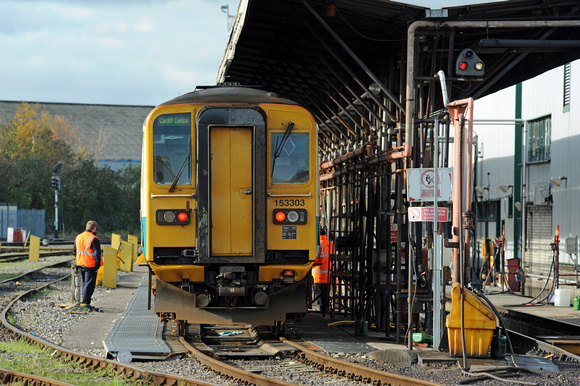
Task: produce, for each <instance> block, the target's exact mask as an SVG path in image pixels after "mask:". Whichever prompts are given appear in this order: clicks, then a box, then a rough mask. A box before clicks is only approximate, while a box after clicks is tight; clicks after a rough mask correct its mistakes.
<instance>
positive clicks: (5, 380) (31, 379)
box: [0, 368, 74, 386]
mask: <svg viewBox="0 0 580 386" xmlns="http://www.w3.org/2000/svg"><path fill="white" fill-rule="evenodd" d="M0 384H2V385H12V384H22V385H42V386H53V385H54V386H74V385H73V384H72V383H66V382H60V381H56V380H54V379H49V378H44V377H39V376H36V375H34V374H27V373H21V372H18V371H12V370H8V369H3V368H0Z"/></svg>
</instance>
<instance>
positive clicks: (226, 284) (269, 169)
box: [141, 86, 319, 325]
mask: <svg viewBox="0 0 580 386" xmlns="http://www.w3.org/2000/svg"><path fill="white" fill-rule="evenodd" d="M143 130H144V136H143V160H142V176H141V177H142V178H141V228H142V240H143V244H144V245H143V246H144V253H145V257H146V259H147V262H148V264H149V267H150V268H151V270H152V271H153V272H154V274H155V275H156V285H155V312H156V313H157V314H158V315H159V316H160V317H162V318H168V319H173V320H177V321H180V322H189V323H209V324H222V323H223V324H234V323H247V324H254V325H279V324H280V323H281V322H283V321H284V320H287V319H290V318H295V317H300V316H302V315H303V314H304V313H305V312H306V293H307V290H308V285H307V284H308V275H309V271H310V268H311V266H312V263H313V262H314V259H315V257H316V245H317V224H318V219H317V212H318V208H319V204H318V200H319V198H318V193H317V192H318V167H317V133H316V123H315V121H314V118H313V116H312V114H311V113H310V112H309V111H308V110H306V109H305V108H303V107H301V106H299V105H298V104H297V103H295V102H293V101H291V100H287V99H282V98H279V97H276V96H275V95H272V94H270V93H267V92H264V91H261V90H256V89H251V88H244V87H220V86H216V87H209V88H203V89H196V91H194V92H191V93H188V94H185V95H183V96H180V97H177V98H175V99H173V100H170V101H168V102H165V103H163V104H161V105H159V106H157V107H156V108H155V109H154V110H153V111H152V112H151V113H150V114H149V116H148V117H147V120H146V121H145V123H144V127H143Z"/></svg>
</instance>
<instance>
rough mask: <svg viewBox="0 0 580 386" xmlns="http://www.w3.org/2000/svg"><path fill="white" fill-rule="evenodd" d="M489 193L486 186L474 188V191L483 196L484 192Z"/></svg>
mask: <svg viewBox="0 0 580 386" xmlns="http://www.w3.org/2000/svg"><path fill="white" fill-rule="evenodd" d="M486 190H487V191H489V188H488V187H487V186H476V187H475V191H476V192H477V193H479V194H483V192H484V191H486Z"/></svg>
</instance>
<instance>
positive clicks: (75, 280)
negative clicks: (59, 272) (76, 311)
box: [70, 264, 83, 307]
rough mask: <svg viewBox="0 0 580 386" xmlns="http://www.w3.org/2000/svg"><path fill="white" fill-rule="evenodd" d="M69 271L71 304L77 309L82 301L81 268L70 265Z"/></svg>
mask: <svg viewBox="0 0 580 386" xmlns="http://www.w3.org/2000/svg"><path fill="white" fill-rule="evenodd" d="M70 271H71V278H72V279H71V303H72V304H74V305H75V306H77V307H79V306H80V305H81V299H82V288H83V285H82V279H81V267H79V266H77V265H76V264H72V265H71V267H70Z"/></svg>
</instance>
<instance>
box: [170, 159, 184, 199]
mask: <svg viewBox="0 0 580 386" xmlns="http://www.w3.org/2000/svg"><path fill="white" fill-rule="evenodd" d="M188 162H189V156H187V157H185V159H184V160H183V163H182V164H181V167H180V168H179V171H178V172H177V174H176V175H175V177H174V178H173V181H171V186H170V187H169V191H170V192H173V191H174V190H175V186H176V185H177V181H179V178H180V177H181V173H183V169H184V168H185V165H187V163H188Z"/></svg>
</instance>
